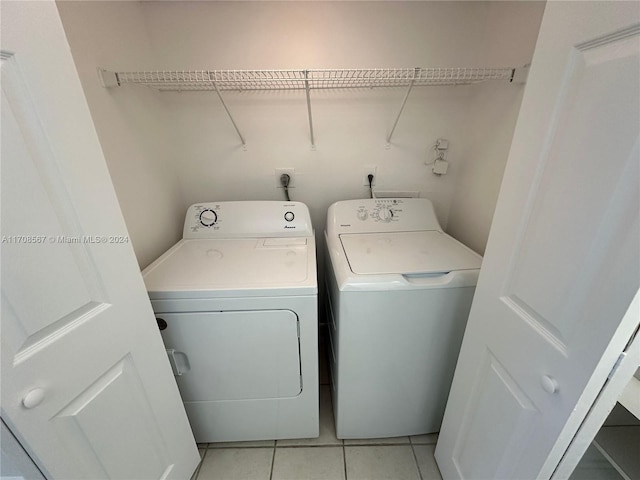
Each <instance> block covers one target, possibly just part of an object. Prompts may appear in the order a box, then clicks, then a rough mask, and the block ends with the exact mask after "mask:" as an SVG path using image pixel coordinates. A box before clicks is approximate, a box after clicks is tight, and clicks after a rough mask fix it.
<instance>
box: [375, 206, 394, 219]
mask: <svg viewBox="0 0 640 480" xmlns="http://www.w3.org/2000/svg"><path fill="white" fill-rule="evenodd" d="M378 218H379V219H380V220H381V221H383V222H390V221H391V219H392V218H393V210H391V209H390V208H386V207H383V208H381V209H380V211H379V212H378Z"/></svg>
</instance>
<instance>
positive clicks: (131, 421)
mask: <svg viewBox="0 0 640 480" xmlns="http://www.w3.org/2000/svg"><path fill="white" fill-rule="evenodd" d="M123 398H126V399H127V403H128V408H127V409H126V410H122V409H120V408H117V407H116V406H117V405H119V404H120V403H121V401H122V399H123ZM150 412H152V408H151V404H150V399H148V398H147V396H146V394H145V390H144V385H143V384H142V382H141V380H140V377H139V375H138V372H137V369H136V367H135V364H134V361H133V359H132V357H131V356H130V355H127V356H126V357H125V358H123V359H122V360H120V361H118V363H116V364H115V365H114V366H113V367H112V368H110V369H109V370H108V371H106V372H105V373H104V374H103V375H101V376H100V377H99V378H97V379H96V381H95V382H94V383H93V384H91V385H90V386H88V387H87V388H86V389H85V390H84V391H83V392H81V393H80V394H79V395H78V396H77V397H75V398H74V399H72V400H71V401H70V402H69V403H68V404H67V405H66V406H65V407H64V408H63V409H62V410H61V411H60V412H58V413H57V414H56V415H55V416H54V417H53V418H52V420H51V424H52V427H53V429H54V430H55V431H56V433H57V435H58V437H59V438H60V440H61V442H62V443H64V444H65V445H66V448H67V449H68V450H69V451H70V452H72V455H73V456H74V457H76V458H82V459H83V462H84V463H85V464H87V465H90V466H93V467H97V469H96V470H98V469H99V471H96V472H95V473H94V475H96V478H167V475H168V474H169V473H170V472H171V469H172V468H173V464H172V463H171V464H167V460H168V459H170V458H171V456H170V455H169V452H168V451H167V445H166V443H165V442H164V441H163V439H162V432H161V431H160V429H159V428H158V425H157V423H156V422H155V420H154V418H153V415H152V414H151V413H150ZM105 417H107V418H109V423H110V428H109V429H106V428H105V424H104V423H105ZM113 431H118V432H128V431H135V432H137V435H135V436H131V435H122V436H121V437H120V438H119V440H118V441H117V442H116V443H113V441H114V439H113Z"/></svg>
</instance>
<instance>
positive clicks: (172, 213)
mask: <svg viewBox="0 0 640 480" xmlns="http://www.w3.org/2000/svg"><path fill="white" fill-rule="evenodd" d="M57 5H58V10H59V12H60V17H61V18H62V21H63V25H64V28H65V32H66V34H67V39H68V41H69V44H70V46H71V49H72V53H73V58H74V61H75V64H76V68H77V70H78V73H79V75H80V80H81V82H82V87H83V89H84V92H85V95H86V97H87V101H88V104H89V108H90V110H91V115H92V117H93V121H94V123H95V125H96V131H97V133H98V137H99V139H100V144H101V146H102V149H103V151H104V154H105V158H106V160H107V164H108V167H109V172H110V174H111V178H112V180H113V183H114V186H115V190H116V192H117V195H118V201H119V202H120V207H121V209H122V212H123V215H124V218H125V221H126V223H127V229H128V231H129V235H130V237H131V241H132V243H133V247H134V250H135V252H136V257H137V259H138V263H139V264H140V266H141V267H144V266H146V265H147V264H149V263H150V262H151V261H153V260H154V259H155V258H156V257H158V256H159V255H160V254H161V253H163V252H164V251H165V250H166V249H167V248H169V247H170V246H171V245H172V244H173V243H175V241H176V239H177V238H178V237H179V236H180V235H181V234H182V223H183V221H184V219H183V218H182V217H183V215H184V211H183V208H182V205H183V203H184V202H183V200H182V195H181V192H180V185H179V184H178V183H177V182H176V178H177V174H176V171H177V168H178V167H179V165H177V164H176V163H175V161H174V159H175V156H174V155H173V151H172V148H173V146H172V145H171V144H170V143H169V138H168V137H167V134H166V132H167V130H168V129H169V128H171V126H170V124H169V123H167V119H168V117H167V114H166V113H165V112H164V111H163V105H162V103H161V101H160V100H158V98H157V96H158V94H157V93H155V92H152V91H151V90H148V89H138V90H135V91H134V90H124V89H122V90H119V91H113V90H108V89H105V88H103V87H102V86H101V84H100V81H99V79H98V74H97V70H96V69H97V67H98V66H111V65H117V66H118V67H119V68H121V69H125V70H127V69H134V70H137V69H151V68H155V66H156V64H157V60H156V59H155V58H154V56H153V54H152V49H151V45H150V43H149V38H148V35H147V33H146V28H145V24H144V22H145V12H144V10H143V8H142V6H141V4H140V3H138V2H85V1H78V2H75V1H73V2H72V1H63V2H58V4H57Z"/></svg>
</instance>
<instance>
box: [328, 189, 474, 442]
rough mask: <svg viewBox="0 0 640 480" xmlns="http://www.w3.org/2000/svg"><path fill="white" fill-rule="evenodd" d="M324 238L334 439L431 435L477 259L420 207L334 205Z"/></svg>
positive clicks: (405, 202)
mask: <svg viewBox="0 0 640 480" xmlns="http://www.w3.org/2000/svg"><path fill="white" fill-rule="evenodd" d="M325 236H326V244H327V249H328V254H327V256H326V258H327V274H326V279H327V290H328V295H327V297H328V303H329V306H328V308H327V311H328V315H329V317H330V318H329V320H328V323H329V339H330V349H331V353H330V367H331V373H332V375H331V377H332V392H333V393H332V394H333V408H334V414H335V420H336V431H337V435H338V438H381V437H393V436H404V435H417V434H424V433H430V432H437V431H439V429H440V424H441V422H442V417H443V415H444V409H445V405H446V401H447V396H448V394H449V389H450V386H451V381H452V379H453V373H454V370H455V365H456V360H457V357H458V353H459V350H460V345H461V343H462V337H463V333H464V330H465V326H466V322H467V317H468V315H469V310H470V307H471V301H472V299H473V295H474V291H475V285H476V282H477V279H478V274H479V269H480V264H481V261H482V257H480V256H479V255H478V254H476V253H475V252H473V251H472V250H471V249H469V248H467V247H466V246H464V245H463V244H461V243H460V242H458V241H457V240H455V239H454V238H452V237H450V236H449V235H447V234H446V233H444V232H443V231H442V228H441V227H440V224H439V223H438V220H437V218H436V215H435V212H434V210H433V205H432V204H431V202H430V201H429V200H427V199H419V198H404V199H365V200H348V201H342V202H337V203H334V204H333V205H331V206H330V207H329V210H328V215H327V229H326V232H325Z"/></svg>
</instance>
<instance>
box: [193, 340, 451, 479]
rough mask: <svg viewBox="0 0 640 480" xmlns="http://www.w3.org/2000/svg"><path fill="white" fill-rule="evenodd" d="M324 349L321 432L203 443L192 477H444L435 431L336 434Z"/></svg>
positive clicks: (321, 378)
mask: <svg viewBox="0 0 640 480" xmlns="http://www.w3.org/2000/svg"><path fill="white" fill-rule="evenodd" d="M324 353H325V350H324V348H322V347H321V348H320V436H319V437H318V438H309V439H299V440H277V441H276V440H267V441H260V442H234V443H209V444H199V445H198V447H199V449H200V456H201V457H202V461H201V462H200V465H199V466H198V469H197V470H196V471H195V473H194V474H193V477H192V480H223V479H224V480H285V479H290V480H316V479H317V480H359V479H361V480H383V479H389V480H441V479H442V477H441V476H440V471H439V470H438V467H437V465H436V462H435V460H434V458H433V451H434V449H435V443H436V440H437V435H436V434H433V435H419V436H412V437H398V438H386V439H376V440H344V441H343V440H339V439H338V438H336V430H335V423H334V419H333V407H332V404H331V390H330V387H329V375H328V372H327V364H326V357H325V356H324Z"/></svg>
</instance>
